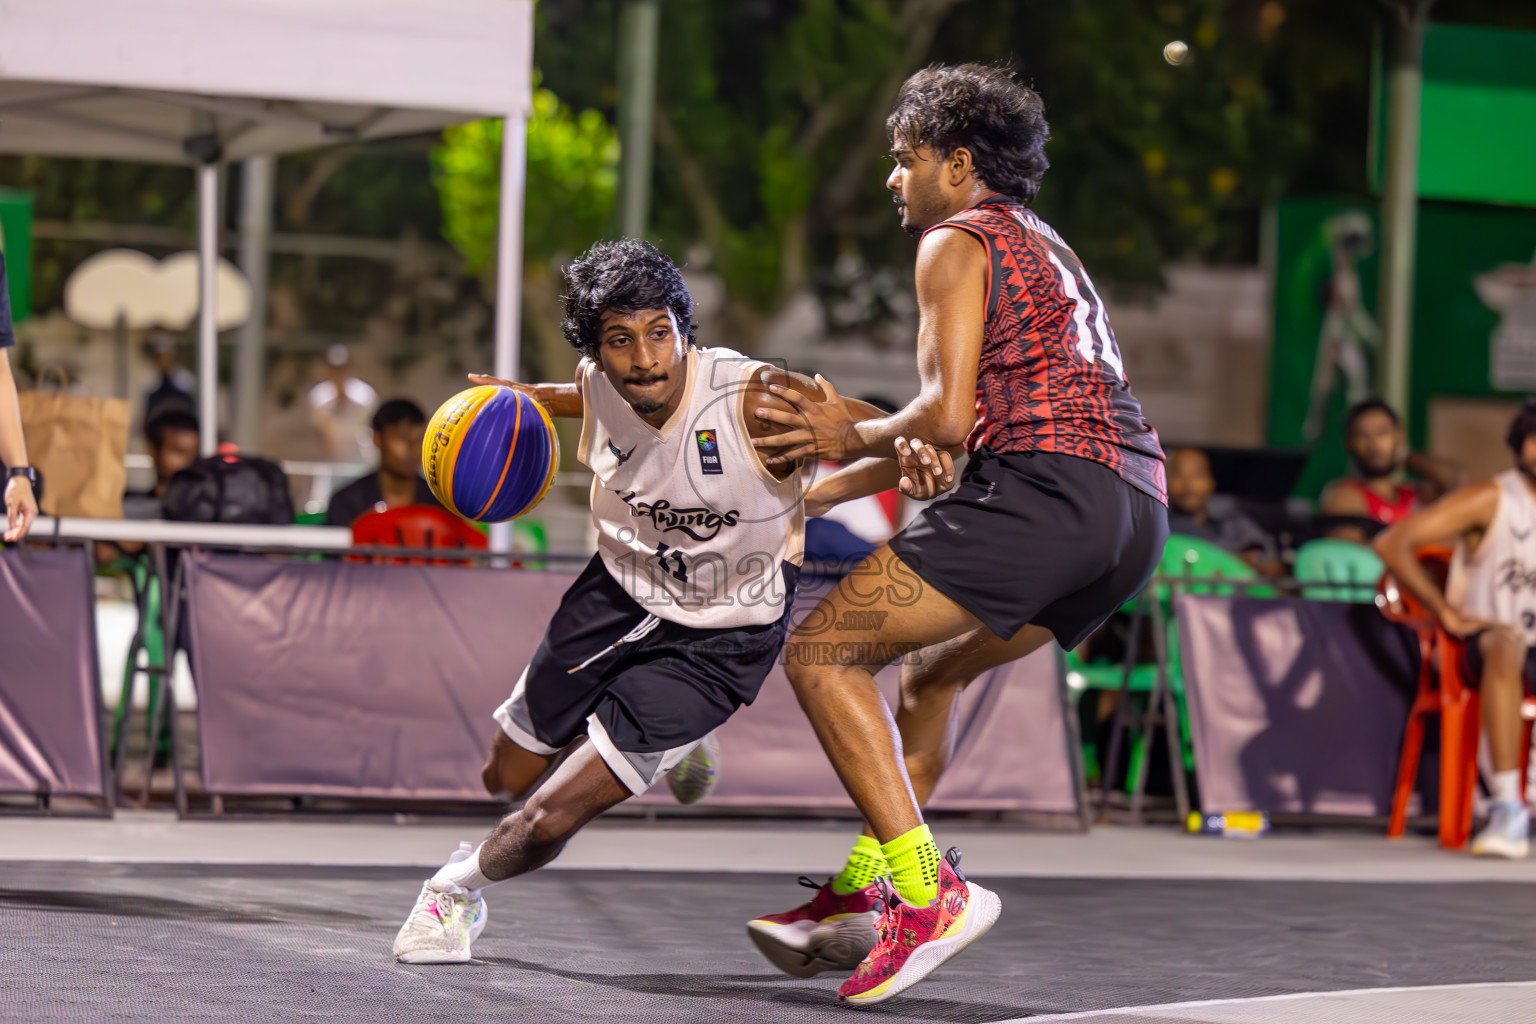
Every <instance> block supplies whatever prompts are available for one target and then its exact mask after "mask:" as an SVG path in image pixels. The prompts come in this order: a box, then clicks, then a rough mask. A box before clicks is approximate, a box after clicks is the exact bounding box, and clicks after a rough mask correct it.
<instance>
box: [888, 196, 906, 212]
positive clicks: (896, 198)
mask: <svg viewBox="0 0 1536 1024" xmlns="http://www.w3.org/2000/svg"><path fill="white" fill-rule="evenodd" d="M891 202H893V203H895V204H896V208H897V209H904V208H905V207H906V205H907V201H906V200H905V199H903V198H902V197H901V196H892V197H891Z"/></svg>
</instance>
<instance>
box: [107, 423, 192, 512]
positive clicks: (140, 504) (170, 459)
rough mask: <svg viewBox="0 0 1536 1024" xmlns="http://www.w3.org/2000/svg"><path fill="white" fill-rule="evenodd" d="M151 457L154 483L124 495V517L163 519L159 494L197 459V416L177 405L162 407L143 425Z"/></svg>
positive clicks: (163, 492)
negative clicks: (172, 478) (153, 465)
mask: <svg viewBox="0 0 1536 1024" xmlns="http://www.w3.org/2000/svg"><path fill="white" fill-rule="evenodd" d="M144 436H145V437H146V438H147V439H148V440H149V457H150V458H151V459H152V460H153V461H154V464H155V483H154V486H153V487H151V488H150V489H149V490H147V491H128V492H127V493H125V494H124V495H123V518H124V519H161V518H164V517H163V516H162V514H161V509H160V497H161V495H163V494H165V485H166V484H168V483H170V481H171V477H173V476H175V475H176V473H177V472H178V471H179V470H183V469H186V468H187V467H188V466H190V465H192V463H194V462H196V461H197V451H198V448H197V445H198V423H197V417H196V416H193V415H192V414H191V413H190V412H187V411H186V410H185V409H182V408H179V407H177V406H174V405H173V406H170V407H166V408H162V409H160V410H159V411H158V412H156V413H155V414H154V415H153V416H152V417H150V419H149V421H148V422H147V423H145V424H144Z"/></svg>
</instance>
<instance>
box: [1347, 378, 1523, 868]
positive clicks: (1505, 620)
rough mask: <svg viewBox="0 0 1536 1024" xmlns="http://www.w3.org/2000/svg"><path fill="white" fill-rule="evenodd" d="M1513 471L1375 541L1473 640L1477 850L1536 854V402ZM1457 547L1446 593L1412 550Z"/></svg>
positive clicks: (1444, 620)
mask: <svg viewBox="0 0 1536 1024" xmlns="http://www.w3.org/2000/svg"><path fill="white" fill-rule="evenodd" d="M1508 442H1509V447H1510V449H1511V450H1512V451H1513V452H1514V456H1515V468H1513V469H1506V470H1505V471H1504V472H1502V473H1500V474H1499V475H1498V476H1496V477H1494V478H1493V479H1492V480H1488V481H1485V482H1483V483H1480V484H1474V485H1472V486H1470V487H1463V488H1461V489H1460V490H1458V491H1453V492H1452V493H1451V494H1448V495H1446V496H1445V497H1444V498H1442V499H1440V500H1439V501H1438V502H1436V503H1435V504H1433V505H1430V506H1428V507H1426V508H1423V509H1420V510H1419V511H1417V512H1414V513H1412V514H1411V515H1409V516H1408V517H1407V518H1406V519H1403V520H1401V521H1399V522H1398V523H1397V524H1396V525H1394V526H1391V527H1389V528H1388V529H1387V530H1386V532H1384V533H1382V534H1381V535H1380V536H1378V537H1377V538H1376V551H1377V553H1378V554H1380V555H1381V558H1382V561H1384V562H1386V564H1387V567H1388V568H1389V569H1391V570H1392V573H1393V574H1394V575H1395V576H1396V577H1397V579H1398V582H1399V584H1401V585H1402V586H1403V587H1405V588H1406V589H1407V590H1408V591H1409V592H1410V593H1412V594H1413V595H1414V596H1415V597H1417V598H1418V599H1419V600H1420V601H1423V602H1424V605H1425V606H1426V607H1427V608H1430V609H1431V610H1432V611H1434V613H1435V615H1436V616H1437V617H1438V618H1439V619H1440V623H1441V625H1443V626H1444V627H1445V631H1446V632H1447V633H1450V634H1451V635H1452V636H1457V637H1461V638H1463V639H1464V640H1465V641H1466V677H1467V679H1468V681H1469V682H1471V683H1472V684H1473V685H1475V686H1477V687H1478V689H1479V691H1480V694H1481V697H1482V709H1483V728H1484V730H1486V732H1487V734H1488V748H1489V753H1490V755H1491V756H1492V760H1493V770H1494V775H1493V799H1494V804H1493V811H1492V814H1491V815H1490V816H1489V819H1488V823H1487V825H1485V826H1484V827H1483V830H1482V831H1481V832H1479V833H1478V834H1477V835H1476V836H1475V837H1474V838H1473V840H1472V852H1473V853H1475V854H1482V855H1485V856H1495V857H1509V858H1520V857H1524V856H1526V854H1527V853H1529V852H1530V830H1531V817H1530V811H1529V809H1528V808H1527V807H1526V801H1525V795H1524V794H1523V793H1522V792H1521V790H1522V788H1523V787H1522V780H1521V778H1520V744H1521V740H1522V739H1523V728H1522V722H1521V718H1520V702H1521V699H1522V698H1523V697H1524V696H1525V694H1526V693H1527V692H1529V690H1530V688H1531V686H1532V684H1533V682H1536V398H1533V399H1528V400H1527V401H1526V403H1525V407H1524V408H1523V409H1521V410H1520V413H1519V414H1518V415H1517V416H1516V417H1515V420H1514V422H1513V423H1512V424H1511V425H1510V428H1509V436H1508ZM1446 541H1454V542H1455V543H1456V553H1455V555H1454V557H1453V559H1452V562H1451V576H1450V580H1449V582H1448V584H1447V586H1446V588H1445V592H1444V593H1441V592H1440V589H1439V587H1437V586H1436V585H1435V583H1434V581H1433V580H1431V579H1430V578H1429V575H1428V574H1427V573H1426V572H1425V571H1424V569H1423V567H1421V566H1420V565H1419V561H1418V559H1417V558H1416V557H1415V556H1414V552H1416V551H1417V550H1418V549H1420V548H1422V547H1424V546H1425V545H1426V544H1437V543H1444V542H1446Z"/></svg>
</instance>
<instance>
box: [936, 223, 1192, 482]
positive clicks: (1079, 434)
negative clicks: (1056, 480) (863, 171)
mask: <svg viewBox="0 0 1536 1024" xmlns="http://www.w3.org/2000/svg"><path fill="white" fill-rule="evenodd" d="M941 228H959V229H960V230H962V231H967V232H969V233H970V234H972V235H974V236H975V237H976V238H977V239H979V240H980V242H981V244H982V245H984V246H985V247H986V249H987V255H988V264H987V277H988V281H987V326H986V332H985V334H984V335H983V337H982V343H981V363H980V365H979V367H978V368H977V371H976V416H977V419H976V426H975V428H974V429H973V430H972V431H971V435H970V436H969V437H968V438H966V440H965V447H966V450H967V451H973V452H974V451H976V450H977V449H978V448H982V447H985V448H987V449H989V450H991V451H995V452H1031V451H1034V452H1056V453H1058V454H1062V455H1076V456H1078V457H1079V458H1084V459H1090V460H1092V461H1094V462H1098V463H1101V464H1103V465H1105V466H1108V467H1109V468H1110V469H1113V470H1114V471H1115V472H1116V473H1118V474H1120V476H1121V478H1122V479H1124V480H1125V481H1126V483H1129V484H1130V485H1132V486H1133V487H1136V488H1137V489H1139V490H1142V491H1145V492H1146V493H1147V494H1150V495H1152V496H1153V497H1154V498H1156V499H1157V500H1159V501H1161V502H1163V503H1164V504H1165V505H1166V504H1167V503H1168V492H1167V473H1166V471H1165V468H1164V465H1163V448H1162V445H1161V444H1159V443H1158V440H1157V432H1156V431H1155V430H1153V429H1152V426H1151V424H1149V423H1148V422H1147V420H1146V417H1144V416H1143V415H1142V414H1141V405H1140V404H1139V403H1138V402H1137V401H1136V399H1135V397H1134V396H1133V395H1132V394H1131V389H1130V385H1129V384H1128V383H1127V382H1126V379H1125V368H1124V366H1123V365H1122V363H1121V360H1120V350H1119V349H1118V348H1117V347H1116V345H1115V335H1114V332H1113V331H1111V330H1110V328H1109V319H1108V317H1107V316H1106V315H1105V312H1104V303H1103V302H1102V301H1101V300H1100V299H1099V294H1098V292H1097V291H1095V290H1094V287H1093V282H1092V281H1090V280H1089V279H1088V273H1087V271H1085V270H1084V269H1083V265H1082V263H1080V262H1079V261H1078V258H1077V254H1076V253H1074V252H1073V251H1072V250H1071V249H1069V248H1068V247H1067V244H1066V243H1065V242H1063V241H1062V240H1061V236H1060V235H1058V234H1056V232H1055V231H1053V230H1051V227H1050V226H1049V225H1048V224H1046V223H1045V222H1044V221H1042V220H1041V219H1040V218H1039V217H1037V216H1035V215H1034V213H1032V212H1031V211H1030V210H1029V209H1027V208H1026V207H1025V206H1024V205H1023V204H1021V203H1018V202H1015V201H1014V200H1012V199H1010V198H1008V197H1006V196H994V197H993V198H991V199H988V200H986V201H985V202H983V203H981V204H980V205H979V206H974V207H972V208H971V209H969V210H963V211H961V212H960V213H957V214H955V216H953V217H951V218H950V219H949V220H946V221H944V222H943V223H942V224H936V225H934V226H933V227H932V228H929V229H928V230H930V231H938V230H940V229H941Z"/></svg>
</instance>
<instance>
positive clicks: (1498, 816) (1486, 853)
mask: <svg viewBox="0 0 1536 1024" xmlns="http://www.w3.org/2000/svg"><path fill="white" fill-rule="evenodd" d="M1530 852H1531V812H1530V811H1529V810H1527V809H1526V807H1525V805H1524V804H1518V803H1505V802H1500V803H1496V804H1494V805H1493V810H1492V811H1491V812H1490V813H1489V815H1488V824H1486V825H1484V826H1483V830H1482V831H1481V832H1479V833H1478V834H1477V835H1476V836H1475V837H1474V838H1473V839H1472V853H1473V854H1475V855H1476V856H1479V857H1507V858H1508V859H1510V860H1521V859H1523V858H1524V857H1525V856H1526V855H1527V854H1529V853H1530Z"/></svg>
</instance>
